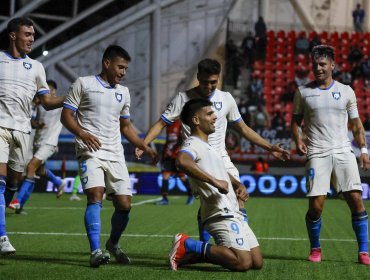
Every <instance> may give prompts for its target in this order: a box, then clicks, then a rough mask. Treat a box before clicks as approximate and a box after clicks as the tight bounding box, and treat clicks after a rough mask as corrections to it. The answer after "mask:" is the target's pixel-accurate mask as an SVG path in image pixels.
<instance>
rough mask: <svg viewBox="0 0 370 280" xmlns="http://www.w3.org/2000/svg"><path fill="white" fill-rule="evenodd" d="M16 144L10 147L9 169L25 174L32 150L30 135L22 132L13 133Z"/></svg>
mask: <svg viewBox="0 0 370 280" xmlns="http://www.w3.org/2000/svg"><path fill="white" fill-rule="evenodd" d="M11 133H12V136H13V141H14V143H13V144H12V145H11V146H10V150H9V161H8V167H9V168H11V169H12V170H14V171H16V172H21V173H22V172H23V171H24V169H25V167H26V163H27V154H28V150H29V148H30V141H29V138H30V135H29V134H27V133H23V132H20V131H15V130H14V131H12V132H11Z"/></svg>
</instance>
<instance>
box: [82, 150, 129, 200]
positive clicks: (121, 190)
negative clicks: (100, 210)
mask: <svg viewBox="0 0 370 280" xmlns="http://www.w3.org/2000/svg"><path fill="white" fill-rule="evenodd" d="M78 163H79V164H78V168H79V174H80V177H81V184H82V188H83V189H84V190H86V189H90V188H95V187H105V193H106V195H107V196H110V195H129V196H132V191H131V181H130V176H129V174H128V170H127V167H126V162H125V160H124V159H123V160H121V161H109V160H102V159H99V158H95V157H89V158H81V159H80V160H78Z"/></svg>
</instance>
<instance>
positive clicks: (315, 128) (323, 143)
mask: <svg viewBox="0 0 370 280" xmlns="http://www.w3.org/2000/svg"><path fill="white" fill-rule="evenodd" d="M293 114H294V115H297V116H303V119H304V132H305V134H306V136H307V139H306V145H307V149H308V152H307V157H308V158H311V157H318V156H320V157H322V156H327V155H330V154H335V153H344V152H350V151H351V150H352V149H351V143H350V140H349V139H348V129H347V122H348V116H349V117H350V118H351V119H353V118H358V117H359V115H358V111H357V104H356V96H355V93H354V91H353V90H352V89H351V87H349V86H347V85H344V84H342V83H339V82H337V81H333V83H332V84H331V85H330V86H329V87H328V88H326V89H320V88H318V87H317V85H316V83H315V82H312V83H309V84H307V85H305V86H301V87H299V89H298V91H297V93H296V94H295V96H294V107H293Z"/></svg>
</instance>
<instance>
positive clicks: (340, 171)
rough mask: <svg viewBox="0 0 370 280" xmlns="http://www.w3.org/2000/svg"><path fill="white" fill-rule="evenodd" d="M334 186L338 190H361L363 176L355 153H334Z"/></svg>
mask: <svg viewBox="0 0 370 280" xmlns="http://www.w3.org/2000/svg"><path fill="white" fill-rule="evenodd" d="M333 158H334V160H333V161H334V166H333V168H334V172H333V178H332V179H333V180H332V183H333V186H334V187H335V189H336V191H337V192H338V193H339V192H348V191H361V192H362V185H361V178H360V173H359V171H358V166H357V161H356V156H355V154H354V153H351V152H349V153H341V154H334V155H333Z"/></svg>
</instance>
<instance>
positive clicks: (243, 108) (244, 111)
mask: <svg viewBox="0 0 370 280" xmlns="http://www.w3.org/2000/svg"><path fill="white" fill-rule="evenodd" d="M238 109H239V112H240V115H241V117H242V119H243V121H244V122H245V123H246V124H247V125H248V126H250V118H249V110H248V99H247V98H245V97H244V98H241V100H240V103H239V106H238Z"/></svg>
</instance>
